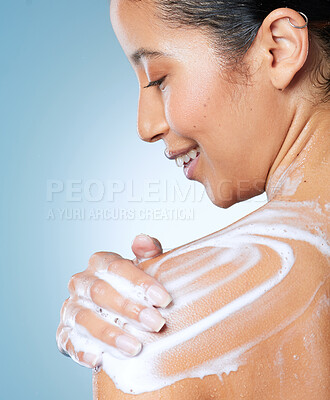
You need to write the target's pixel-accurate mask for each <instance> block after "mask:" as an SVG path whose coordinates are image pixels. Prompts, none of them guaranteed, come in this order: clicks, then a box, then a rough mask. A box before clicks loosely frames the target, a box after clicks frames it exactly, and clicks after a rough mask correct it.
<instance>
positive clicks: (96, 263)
mask: <svg viewBox="0 0 330 400" xmlns="http://www.w3.org/2000/svg"><path fill="white" fill-rule="evenodd" d="M122 258H123V257H122V256H121V255H119V254H117V253H111V252H108V251H98V252H96V253H94V254H92V255H91V257H90V258H89V261H88V267H87V270H88V271H89V272H91V271H102V270H104V269H106V268H107V266H108V265H109V263H110V262H112V261H113V260H118V259H122Z"/></svg>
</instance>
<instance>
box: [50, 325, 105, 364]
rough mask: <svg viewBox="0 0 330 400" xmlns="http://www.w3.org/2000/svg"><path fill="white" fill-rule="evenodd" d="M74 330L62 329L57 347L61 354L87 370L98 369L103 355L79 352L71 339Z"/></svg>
mask: <svg viewBox="0 0 330 400" xmlns="http://www.w3.org/2000/svg"><path fill="white" fill-rule="evenodd" d="M72 332H73V329H72V328H68V327H62V328H61V329H60V332H59V335H58V339H57V345H58V348H59V350H60V352H61V353H62V354H64V355H66V356H68V357H71V358H72V359H73V360H74V361H75V362H77V363H78V364H80V365H83V366H84V367H87V368H98V367H100V365H101V360H102V354H98V355H97V354H93V353H91V352H84V351H82V350H80V351H77V350H76V349H75V347H74V345H73V343H72V341H71V339H70V334H72Z"/></svg>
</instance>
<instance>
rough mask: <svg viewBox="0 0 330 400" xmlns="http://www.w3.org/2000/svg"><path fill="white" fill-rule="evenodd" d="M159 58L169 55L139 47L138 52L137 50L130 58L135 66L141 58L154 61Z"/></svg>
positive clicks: (168, 55)
mask: <svg viewBox="0 0 330 400" xmlns="http://www.w3.org/2000/svg"><path fill="white" fill-rule="evenodd" d="M160 57H170V54H167V53H163V52H161V51H156V50H150V49H146V48H144V47H141V48H140V49H139V50H137V51H136V52H135V53H133V54H132V55H131V56H130V58H131V60H132V61H133V63H134V64H136V65H138V64H140V62H141V59H142V58H148V59H152V58H153V59H155V58H160Z"/></svg>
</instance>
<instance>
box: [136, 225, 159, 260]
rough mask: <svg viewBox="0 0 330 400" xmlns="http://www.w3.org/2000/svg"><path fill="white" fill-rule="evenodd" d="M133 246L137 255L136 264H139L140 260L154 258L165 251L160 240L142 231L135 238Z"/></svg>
mask: <svg viewBox="0 0 330 400" xmlns="http://www.w3.org/2000/svg"><path fill="white" fill-rule="evenodd" d="M131 247H132V251H133V253H134V255H135V257H136V258H135V259H134V260H133V262H134V264H135V265H138V264H139V263H140V262H142V261H144V260H146V259H148V258H153V257H156V256H158V255H160V254H162V253H163V249H162V245H161V244H160V242H159V240H157V239H155V238H152V237H150V236H148V235H145V234H143V233H140V234H139V235H137V236H136V237H135V238H134V240H133V242H132V246H131Z"/></svg>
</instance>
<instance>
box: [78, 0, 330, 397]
mask: <svg viewBox="0 0 330 400" xmlns="http://www.w3.org/2000/svg"><path fill="white" fill-rule="evenodd" d="M287 18H290V19H291V20H292V22H294V23H295V24H296V25H303V22H304V21H303V19H302V17H301V16H300V15H299V14H298V13H296V12H295V11H293V10H290V9H279V10H275V11H273V12H272V13H271V14H270V15H269V16H268V17H267V18H266V19H265V21H264V22H263V25H262V27H261V28H260V30H259V32H258V35H257V37H256V39H255V41H254V43H253V45H252V47H251V48H250V50H249V52H248V53H247V55H246V57H245V62H246V64H247V65H248V67H249V69H248V70H249V72H250V75H249V77H245V76H242V74H241V73H239V72H238V71H233V70H232V69H228V68H227V67H225V66H224V64H223V60H222V59H219V58H218V57H217V56H216V54H215V52H214V49H213V45H212V44H211V43H210V40H209V38H208V36H207V35H206V34H205V33H204V32H201V31H199V30H196V29H175V30H173V29H171V28H169V27H167V26H166V24H164V23H163V22H162V21H161V20H159V18H157V16H155V9H154V5H153V3H152V2H145V1H142V2H131V1H123V0H112V2H111V21H112V25H113V27H114V30H115V33H116V35H117V37H118V40H119V42H120V44H121V46H122V47H123V50H124V52H125V54H126V55H127V57H128V59H129V60H130V61H131V63H132V66H133V68H134V70H135V72H136V74H137V78H138V80H139V84H140V97H139V108H138V133H139V135H140V137H141V139H143V140H145V141H148V142H154V141H157V140H160V139H162V140H163V141H164V143H165V146H166V149H167V152H168V153H172V154H173V153H177V152H181V151H184V150H189V149H191V148H192V147H197V146H198V148H199V149H200V156H199V159H198V163H197V164H196V168H195V169H194V173H193V176H192V177H191V178H192V179H194V180H197V181H199V182H201V183H202V184H203V185H204V186H205V188H206V190H207V193H208V195H209V197H210V199H211V201H212V202H213V203H214V204H216V205H218V206H220V207H229V206H230V205H232V204H234V203H236V202H237V201H241V200H244V199H246V198H250V197H252V196H254V195H256V194H259V193H260V192H262V191H264V190H266V192H267V196H268V199H269V200H270V201H269V203H268V204H267V205H266V206H264V207H263V208H262V209H261V210H258V211H256V212H255V213H253V214H252V215H251V216H248V217H245V218H243V219H242V220H241V221H239V222H238V223H236V224H234V225H232V226H231V227H229V228H227V229H225V230H221V231H219V232H216V233H214V234H212V235H210V236H209V237H207V238H206V239H204V238H202V239H199V240H198V241H195V242H193V243H190V244H188V245H186V246H183V248H182V249H181V248H178V249H174V250H173V251H171V253H170V254H167V253H166V254H165V255H162V256H160V257H158V258H156V259H153V260H149V261H145V262H143V263H142V264H140V268H141V269H142V270H144V271H147V272H148V273H149V274H150V275H151V276H154V277H155V278H156V279H157V280H158V281H159V282H160V283H162V284H163V285H164V286H165V288H167V287H168V288H169V289H170V288H172V291H171V290H169V292H170V294H171V295H172V297H173V302H172V304H171V305H170V306H169V307H167V308H166V309H159V312H160V313H161V314H162V315H163V316H164V317H165V319H166V326H165V327H164V328H163V329H162V330H161V331H160V332H159V333H147V334H146V333H143V339H144V341H143V344H144V348H147V347H148V345H151V344H152V343H156V344H158V347H157V346H156V347H155V351H154V353H153V354H152V355H151V356H150V358H148V359H147V361H148V362H149V364H152V365H153V364H155V365H157V368H158V369H157V373H155V374H154V375H152V374H151V375H150V377H151V380H152V381H153V382H157V381H158V380H159V379H161V378H162V377H163V378H164V377H165V378H168V377H176V376H181V378H180V379H177V380H175V378H174V379H173V380H174V382H172V383H169V384H167V385H164V387H160V388H157V389H156V390H154V391H152V392H148V390H150V389H148V388H147V389H146V393H142V394H137V395H134V396H133V395H131V394H129V393H124V392H123V391H121V390H120V389H119V388H117V387H116V386H115V385H114V384H113V382H112V380H111V379H110V378H109V376H108V375H107V374H106V373H105V372H104V370H101V371H100V372H98V373H95V374H94V398H95V399H109V398H111V399H126V398H127V399H128V398H131V397H132V398H133V397H134V398H140V399H157V398H163V399H210V398H217V399H239V398H246V399H251V400H252V399H253V400H256V399H257V400H258V399H260V400H261V399H262V400H268V399H280V398H283V399H304V398H308V399H318V400H323V399H326V398H327V397H326V396H327V393H328V392H329V378H328V376H329V375H330V374H329V372H330V371H329V363H328V359H329V357H328V353H327V346H326V344H327V343H328V341H329V315H328V314H329V307H328V301H329V300H328V296H329V290H330V287H329V258H328V252H329V245H328V243H327V242H324V240H325V239H326V238H327V237H329V231H328V229H329V228H328V221H329V205H328V199H329V189H328V186H327V185H325V182H326V181H327V179H328V176H329V172H330V171H329V125H330V121H329V106H328V104H327V103H324V102H322V101H321V98H320V97H319V91H318V90H317V88H315V87H314V86H313V84H312V82H311V80H310V79H309V70H310V69H311V68H312V66H313V63H314V61H315V57H316V56H315V52H314V51H313V49H310V51H309V52H308V30H307V29H304V30H297V29H295V28H292V26H291V25H290V24H289V23H288V21H287ZM141 47H144V48H147V49H152V50H154V51H158V52H163V53H166V54H168V55H167V56H166V57H165V56H162V57H159V56H158V57H157V58H147V57H142V58H141V59H140V60H137V57H135V61H134V59H132V57H131V56H132V55H133V54H134V53H136V51H137V50H138V49H140V48H141ZM138 61H139V62H138ZM163 76H166V78H165V80H164V81H163V83H162V84H161V85H160V86H159V87H157V86H155V87H154V86H153V87H148V88H146V87H145V86H147V85H148V83H149V82H150V81H154V80H158V79H160V78H162V77H163ZM242 231H243V232H245V233H244V235H242V233H241V232H242ZM262 241H263V242H262ZM274 246H275V247H274ZM281 246H282V247H281ZM228 248H229V249H232V250H233V252H234V255H233V257H232V258H230V260H229V261H228V260H227V261H224V258H222V257H224V255H225V254H226V252H227V251H228ZM282 248H284V249H287V251H288V252H289V254H291V256H290V257H291V258H290V257H288V258H289V261H286V260H285V258H283V257H284V256H283V254H282V253H281V249H282ZM246 251H247V253H245V252H246ZM249 252H251V253H249ZM253 255H257V258H254V257H253ZM201 257H202V258H201ZM197 259H198V260H199V261H198V263H196V260H197ZM290 260H291V261H290ZM249 263H250V264H251V265H250V266H249V267H248V265H249ZM286 264H288V265H289V267H288V268H289V269H288V270H285V268H284V266H285V265H286ZM242 268H243V269H242ZM244 268H245V269H244ZM199 270H201V272H200V273H199V272H198V271H199ZM202 271H207V272H202ZM285 271H286V272H285ZM194 272H195V273H196V274H197V275H196V278H195V279H194V280H192V281H191V280H190V276H191V274H192V273H194ZM281 274H282V276H281V278H279V281H278V282H277V283H276V285H275V284H274V285H273V286H272V287H268V288H267V290H265V292H264V293H262V294H260V293H259V292H258V290H259V291H260V290H261V288H262V285H263V284H264V283H265V282H267V280H268V279H275V278H274V277H275V276H277V275H278V276H280V275H281ZM229 277H231V278H230V279H229ZM180 278H183V282H184V281H186V283H183V284H182V285H181V286H180V285H179V286H178V282H179V280H180ZM212 285H218V286H217V287H216V288H214V289H212V290H211V286H212ZM212 287H213V286H212ZM202 290H206V292H205V293H204V296H202V297H200V296H199V295H198V294H199V293H200V292H201V291H202ZM208 290H209V292H208ZM72 291H73V292H74V288H72ZM248 292H252V293H259V294H258V296H256V297H255V298H254V299H253V301H252V300H251V299H250V300H248V299H247V298H246V297H244V295H245V294H246V293H248ZM188 294H189V295H190V296H192V298H193V301H190V302H187V303H185V304H181V303H180V301H183V299H184V298H185V297H184V296H187V295H188ZM194 296H195V297H194ZM238 299H239V306H237V307H236V308H235V309H234V310H232V312H231V313H230V315H227V317H224V316H223V315H222V314H224V313H225V310H226V307H227V306H228V305H231V306H232V305H233V304H236V303H237V301H238ZM235 301H236V303H235ZM227 308H228V307H227ZM215 313H216V315H219V320H218V322H217V321H216V322H215V323H213V324H212V325H211V326H209V327H207V328H205V329H204V330H202V331H201V332H199V333H196V334H195V335H194V336H193V338H190V339H187V340H184V341H182V343H179V347H176V348H175V349H173V348H172V347H169V348H166V349H165V350H164V349H163V348H162V346H163V344H162V343H164V341H162V340H163V339H165V338H170V337H171V336H172V335H175V334H176V333H177V332H182V335H184V332H185V331H186V329H187V328H189V327H191V326H192V325H193V324H198V323H199V322H200V321H204V320H207V318H208V317H209V316H210V315H213V314H215ZM221 315H222V317H221ZM88 323H89V324H91V322H88V321H86V327H87V329H88ZM90 329H92V328H91V327H90ZM244 346H245V347H244ZM238 348H240V349H241V350H240V353H239V355H236V357H235V358H234V359H233V360H231V361H232V362H231V363H229V364H228V365H227V364H226V363H225V362H220V364H219V367H218V370H217V372H216V373H214V372H213V373H211V372H210V371H211V369H209V370H208V372H207V373H206V376H205V377H204V378H203V379H200V378H197V377H191V378H188V377H184V374H185V373H186V374H187V373H188V372H189V371H190V370H192V369H193V368H196V367H197V368H198V366H200V365H203V364H204V363H206V362H208V361H210V360H212V359H221V357H222V356H224V355H225V354H229V353H230V354H231V352H232V351H233V350H234V349H238ZM242 349H243V350H242ZM139 357H140V358H139ZM143 357H145V356H144V351H143V350H142V352H141V354H139V355H138V356H136V357H135V358H136V359H137V360H139V359H140V360H143ZM109 362H110V361H109ZM132 362H133V361H131V360H130V359H127V373H126V374H125V375H123V376H121V377H119V378H118V379H119V381H121V380H124V381H125V380H128V381H130V380H131V382H132V387H134V380H136V376H135V375H134V373H133V374H132V373H130V372H129V366H130V365H131V364H132ZM149 364H148V365H149ZM137 365H138V364H137ZM141 365H142V364H141ZM104 368H106V365H104ZM108 371H109V375H111V374H112V373H113V371H111V369H109V370H108ZM133 371H134V370H133ZM187 371H188V372H187ZM136 373H138V369H136ZM180 374H181V375H180ZM182 374H183V375H182Z"/></svg>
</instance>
